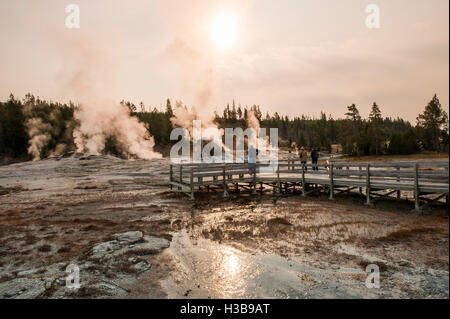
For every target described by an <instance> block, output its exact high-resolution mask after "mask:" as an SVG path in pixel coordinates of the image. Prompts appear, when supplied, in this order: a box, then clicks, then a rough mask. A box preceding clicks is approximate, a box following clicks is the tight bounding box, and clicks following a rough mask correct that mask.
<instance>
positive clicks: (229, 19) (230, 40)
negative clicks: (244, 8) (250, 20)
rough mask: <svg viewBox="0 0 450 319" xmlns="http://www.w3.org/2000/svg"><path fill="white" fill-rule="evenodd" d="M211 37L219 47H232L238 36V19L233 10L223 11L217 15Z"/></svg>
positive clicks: (213, 22)
mask: <svg viewBox="0 0 450 319" xmlns="http://www.w3.org/2000/svg"><path fill="white" fill-rule="evenodd" d="M211 38H212V41H213V43H214V45H215V46H216V47H217V48H219V49H224V50H225V49H230V48H231V47H233V45H234V43H235V42H236V38H237V19H236V16H235V15H234V14H233V13H231V12H226V11H223V12H221V13H219V14H218V15H217V16H215V17H214V18H213V20H212V25H211Z"/></svg>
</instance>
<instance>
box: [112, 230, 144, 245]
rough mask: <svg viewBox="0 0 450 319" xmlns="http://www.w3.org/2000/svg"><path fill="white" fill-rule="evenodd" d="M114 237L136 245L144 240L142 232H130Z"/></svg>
mask: <svg viewBox="0 0 450 319" xmlns="http://www.w3.org/2000/svg"><path fill="white" fill-rule="evenodd" d="M112 237H113V238H114V239H116V240H118V241H121V242H127V243H130V244H131V243H135V242H138V241H139V240H141V239H142V237H143V234H142V232H141V231H129V232H126V233H122V234H114V235H112Z"/></svg>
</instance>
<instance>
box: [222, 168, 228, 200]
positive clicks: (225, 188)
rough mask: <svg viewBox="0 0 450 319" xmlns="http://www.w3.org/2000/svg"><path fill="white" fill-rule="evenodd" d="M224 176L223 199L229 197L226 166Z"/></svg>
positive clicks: (223, 169) (223, 171) (223, 170)
mask: <svg viewBox="0 0 450 319" xmlns="http://www.w3.org/2000/svg"><path fill="white" fill-rule="evenodd" d="M222 174H223V197H227V196H228V192H227V178H226V175H225V166H224V167H223V168H222Z"/></svg>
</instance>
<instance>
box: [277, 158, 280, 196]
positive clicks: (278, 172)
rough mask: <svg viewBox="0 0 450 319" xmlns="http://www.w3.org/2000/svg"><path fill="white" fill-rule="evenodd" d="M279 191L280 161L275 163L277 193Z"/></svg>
mask: <svg viewBox="0 0 450 319" xmlns="http://www.w3.org/2000/svg"><path fill="white" fill-rule="evenodd" d="M280 193H281V184H280V163H277V194H280Z"/></svg>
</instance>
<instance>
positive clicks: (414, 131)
mask: <svg viewBox="0 0 450 319" xmlns="http://www.w3.org/2000/svg"><path fill="white" fill-rule="evenodd" d="M120 105H121V107H126V108H128V109H129V110H130V115H131V116H136V117H137V118H138V119H139V120H140V121H141V122H142V123H144V124H145V126H146V127H147V129H148V131H149V133H150V134H151V135H152V136H153V137H154V139H155V145H156V148H157V149H158V148H160V149H161V148H164V147H167V146H170V144H171V143H174V142H173V141H170V132H171V130H172V128H173V127H172V124H171V121H170V119H171V117H172V116H173V114H174V109H175V108H179V107H183V108H187V107H186V106H185V105H183V104H182V103H181V102H180V101H176V102H175V105H174V106H172V102H171V101H170V99H167V101H166V107H165V110H158V109H157V108H150V109H149V108H148V107H146V106H145V105H144V103H142V102H141V103H140V104H138V105H137V106H136V105H135V104H134V103H132V102H129V101H122V102H121V103H120ZM77 107H78V106H77V105H76V104H74V103H72V102H70V103H66V104H64V103H57V102H53V101H46V100H42V99H40V98H39V97H35V96H34V95H32V94H27V95H26V96H25V98H24V99H22V100H20V99H17V98H15V97H14V96H13V95H12V94H11V95H10V97H9V98H8V100H7V101H4V102H0V156H2V157H9V158H23V159H29V158H31V157H30V155H28V153H29V152H30V150H29V147H30V144H31V143H30V139H32V138H34V139H39V138H41V139H43V138H42V137H41V135H39V134H36V133H35V131H36V130H37V131H39V130H42V129H44V130H45V131H46V134H45V139H43V140H42V141H38V142H42V144H43V146H42V148H40V149H39V152H40V153H41V154H40V157H41V158H44V157H48V156H50V155H52V154H55V152H57V153H64V152H69V151H74V150H75V144H74V141H73V130H74V128H75V127H76V126H77V125H79V123H78V122H77V121H76V120H75V119H74V113H75V110H76V108H77ZM249 112H253V114H254V115H255V116H256V117H257V118H258V120H259V121H260V124H261V127H266V128H275V127H276V128H278V135H279V138H280V145H281V146H294V145H298V146H304V147H306V148H307V149H309V148H311V147H312V146H315V147H317V148H319V149H320V150H322V151H330V150H331V148H332V145H333V144H340V145H341V147H342V151H343V153H345V154H348V155H353V156H361V155H381V154H412V153H416V152H421V151H432V152H448V149H449V131H448V115H447V113H446V112H445V110H444V109H443V108H442V106H441V104H440V102H439V99H438V97H437V96H436V95H435V96H434V97H433V98H432V99H431V101H430V102H429V103H428V104H427V105H426V106H425V107H424V110H423V113H421V114H419V115H418V116H417V119H416V123H414V124H412V123H410V122H408V121H405V120H403V119H401V118H396V119H393V118H389V117H383V114H382V111H381V109H380V107H379V106H378V105H377V104H376V103H373V105H372V107H371V112H370V115H369V117H368V118H362V117H361V115H360V112H359V110H358V107H357V106H356V105H355V104H352V105H350V106H348V107H347V109H346V110H345V109H344V110H343V113H344V112H345V113H344V114H345V117H343V118H340V119H333V118H332V117H331V115H327V114H325V113H324V112H322V113H321V115H320V117H319V118H313V117H309V116H305V115H301V116H297V117H294V118H289V117H288V116H283V115H280V114H278V112H275V113H274V114H269V113H268V112H267V113H266V114H262V112H261V110H260V108H259V106H258V105H253V106H251V107H250V108H249V107H242V106H241V105H236V103H235V102H234V101H233V103H232V104H231V106H230V105H227V106H226V107H225V108H224V110H223V113H221V114H218V113H215V121H216V123H217V124H218V125H219V126H220V127H223V128H224V127H242V128H245V127H247V123H246V122H247V118H248V116H249ZM115 150H116V148H115V145H114V139H108V138H106V143H105V149H104V153H110V154H114V155H117V154H115V153H116V151H115Z"/></svg>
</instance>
